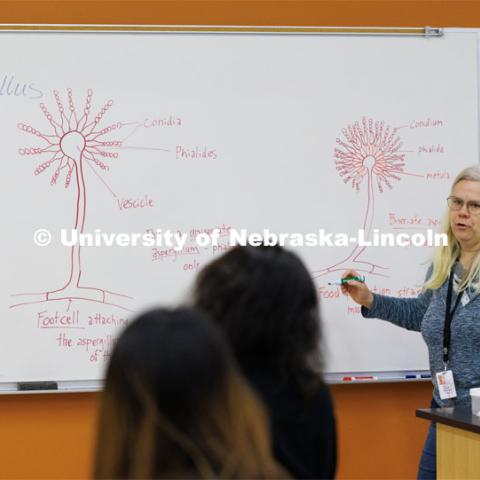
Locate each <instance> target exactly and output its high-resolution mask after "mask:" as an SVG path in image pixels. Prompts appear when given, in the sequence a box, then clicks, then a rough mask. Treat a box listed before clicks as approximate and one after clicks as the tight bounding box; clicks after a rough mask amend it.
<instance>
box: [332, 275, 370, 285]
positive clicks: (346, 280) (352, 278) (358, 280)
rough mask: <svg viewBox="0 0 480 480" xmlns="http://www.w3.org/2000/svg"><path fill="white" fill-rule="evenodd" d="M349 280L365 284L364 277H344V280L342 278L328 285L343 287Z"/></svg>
mask: <svg viewBox="0 0 480 480" xmlns="http://www.w3.org/2000/svg"><path fill="white" fill-rule="evenodd" d="M350 280H355V281H356V282H362V283H363V282H365V277H364V276H361V277H345V278H342V279H341V280H340V281H339V282H328V284H329V285H340V286H341V285H345V284H346V283H348V282H349V281H350Z"/></svg>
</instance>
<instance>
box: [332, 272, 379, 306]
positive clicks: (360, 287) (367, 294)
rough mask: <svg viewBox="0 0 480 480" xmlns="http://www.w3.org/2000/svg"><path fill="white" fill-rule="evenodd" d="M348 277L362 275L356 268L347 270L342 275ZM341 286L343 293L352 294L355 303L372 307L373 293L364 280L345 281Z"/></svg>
mask: <svg viewBox="0 0 480 480" xmlns="http://www.w3.org/2000/svg"><path fill="white" fill-rule="evenodd" d="M347 277H360V275H359V274H358V272H356V271H355V270H347V271H346V272H345V273H344V274H343V275H342V279H344V278H347ZM340 288H341V289H342V293H343V294H344V295H350V297H351V298H352V300H353V301H354V302H355V303H358V304H359V305H362V306H364V307H365V308H370V307H371V306H372V303H373V293H372V292H371V291H370V289H369V288H368V287H367V286H366V285H365V283H364V282H358V281H357V280H349V281H348V282H347V283H344V284H343V285H342V286H341V287H340Z"/></svg>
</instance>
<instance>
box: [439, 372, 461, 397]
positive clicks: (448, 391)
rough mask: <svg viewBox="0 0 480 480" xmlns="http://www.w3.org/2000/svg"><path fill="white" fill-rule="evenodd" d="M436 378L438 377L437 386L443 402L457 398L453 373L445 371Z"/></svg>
mask: <svg viewBox="0 0 480 480" xmlns="http://www.w3.org/2000/svg"><path fill="white" fill-rule="evenodd" d="M435 376H436V377H437V386H438V393H439V394H440V398H441V399H442V400H447V399H449V398H455V397H456V396H457V391H456V390H455V382H454V380H453V373H452V371H451V370H445V371H443V372H438V373H437V374H436V375H435Z"/></svg>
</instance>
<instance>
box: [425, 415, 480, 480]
mask: <svg viewBox="0 0 480 480" xmlns="http://www.w3.org/2000/svg"><path fill="white" fill-rule="evenodd" d="M416 415H417V417H420V418H425V419H426V420H430V421H432V422H436V424H437V478H438V479H444V480H446V479H480V417H478V416H476V415H473V414H472V412H471V409H470V408H425V409H420V410H417V412H416Z"/></svg>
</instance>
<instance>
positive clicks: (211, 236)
mask: <svg viewBox="0 0 480 480" xmlns="http://www.w3.org/2000/svg"><path fill="white" fill-rule="evenodd" d="M220 237H222V238H221V240H222V242H225V240H226V239H225V235H221V232H220V230H219V229H214V230H212V231H210V232H208V233H206V232H202V233H199V234H198V235H196V236H195V238H194V239H193V241H194V242H195V243H196V244H197V245H198V246H199V247H209V246H217V245H218V244H219V241H220ZM51 239H52V235H51V233H50V232H49V231H48V230H47V229H38V230H36V231H35V232H34V236H33V240H34V242H35V244H36V245H38V246H42V247H43V246H47V245H48V244H49V243H50V240H51ZM189 240H190V241H192V239H191V237H190V236H189V235H188V234H187V233H184V232H181V231H173V230H161V229H157V230H154V231H152V230H149V231H148V232H144V233H107V232H102V231H101V230H99V229H96V230H95V231H94V232H85V233H80V232H78V231H77V230H69V229H62V230H61V231H60V242H61V244H62V245H63V246H65V247H74V246H81V247H112V246H116V247H136V246H143V247H169V248H173V249H174V250H177V251H180V250H182V249H183V248H184V247H185V245H186V243H187V242H188V241H189ZM228 244H229V245H230V246H232V247H233V246H236V245H241V246H246V245H251V246H259V245H267V246H274V245H280V246H286V247H348V246H350V245H358V246H362V247H406V246H414V247H425V246H428V247H431V246H435V247H437V246H447V245H448V238H447V235H446V234H442V233H436V232H434V231H433V230H426V231H425V232H424V233H419V232H416V233H413V234H409V233H381V232H380V231H379V230H377V229H374V230H373V231H372V232H370V234H369V235H367V233H366V232H365V231H364V230H363V229H360V230H358V231H357V235H356V236H352V235H348V234H346V233H331V232H330V233H329V232H327V231H326V230H325V229H319V230H318V231H317V232H311V233H275V232H272V231H270V230H269V229H264V230H263V231H261V232H249V231H248V230H247V229H238V230H237V229H234V228H230V229H229V231H228Z"/></svg>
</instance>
